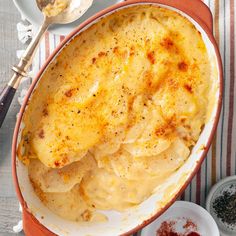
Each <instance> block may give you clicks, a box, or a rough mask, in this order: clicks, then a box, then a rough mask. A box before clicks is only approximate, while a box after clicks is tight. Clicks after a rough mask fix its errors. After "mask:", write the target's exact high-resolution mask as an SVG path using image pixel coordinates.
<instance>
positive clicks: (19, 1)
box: [13, 0, 123, 35]
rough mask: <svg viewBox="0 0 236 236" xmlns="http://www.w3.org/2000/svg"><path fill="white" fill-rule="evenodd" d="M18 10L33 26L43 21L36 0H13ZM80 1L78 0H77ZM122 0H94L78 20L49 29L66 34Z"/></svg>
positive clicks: (55, 32) (52, 31)
mask: <svg viewBox="0 0 236 236" xmlns="http://www.w3.org/2000/svg"><path fill="white" fill-rule="evenodd" d="M13 1H14V3H15V5H16V7H17V9H18V10H19V12H20V13H21V14H22V15H23V16H24V17H25V18H26V19H27V20H28V21H29V22H30V23H31V24H33V25H34V26H36V27H39V26H40V25H41V24H42V22H43V15H42V13H41V12H40V11H39V9H38V7H37V4H36V0H13ZM78 1H80V0H78ZM122 1H123V0H94V1H93V4H92V6H91V7H90V8H89V9H88V10H87V12H85V13H84V15H83V16H81V17H80V18H79V19H78V20H76V21H74V22H72V23H70V24H66V25H54V26H52V27H50V28H49V31H50V32H51V33H54V34H58V35H68V34H69V33H70V32H71V31H73V29H75V28H76V27H77V26H78V25H80V24H81V23H82V22H84V21H85V20H86V19H88V18H89V17H91V16H93V15H94V14H95V13H97V12H99V11H101V10H103V9H105V8H107V7H109V6H112V5H114V4H116V3H119V2H122Z"/></svg>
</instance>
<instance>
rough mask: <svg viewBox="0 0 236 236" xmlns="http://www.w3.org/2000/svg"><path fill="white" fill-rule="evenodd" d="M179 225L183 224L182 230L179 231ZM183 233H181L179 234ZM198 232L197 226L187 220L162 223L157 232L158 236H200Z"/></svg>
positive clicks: (180, 219) (178, 219)
mask: <svg viewBox="0 0 236 236" xmlns="http://www.w3.org/2000/svg"><path fill="white" fill-rule="evenodd" d="M177 224H178V225H179V224H182V226H181V230H177ZM178 231H181V232H178ZM196 231H197V225H196V224H195V223H194V222H193V221H191V220H190V219H186V218H177V219H176V220H169V221H164V222H162V224H161V226H160V227H159V229H158V230H157V231H156V236H200V234H199V233H197V232H196Z"/></svg>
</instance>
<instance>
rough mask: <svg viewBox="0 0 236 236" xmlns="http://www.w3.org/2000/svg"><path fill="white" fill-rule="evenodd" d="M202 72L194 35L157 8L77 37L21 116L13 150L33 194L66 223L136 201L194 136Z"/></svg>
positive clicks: (204, 87)
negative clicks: (18, 139)
mask: <svg viewBox="0 0 236 236" xmlns="http://www.w3.org/2000/svg"><path fill="white" fill-rule="evenodd" d="M210 73H211V67H210V62H209V57H208V53H207V50H206V48H205V44H204V42H203V39H202V37H201V34H200V32H198V30H197V29H196V28H195V26H194V25H193V24H192V23H191V22H190V21H189V20H187V19H186V18H184V17H183V16H181V15H180V14H178V13H176V12H174V11H171V10H168V9H165V8H160V7H155V6H151V5H140V6H132V7H128V8H125V9H122V10H119V11H117V12H115V13H113V14H111V15H108V16H106V17H104V18H102V19H100V20H99V21H98V22H97V23H95V24H94V25H92V26H91V27H89V28H88V29H86V30H85V31H84V32H82V33H80V34H79V35H77V36H76V37H75V38H74V39H73V40H72V41H71V42H70V43H69V44H68V45H67V46H66V47H65V48H64V49H63V50H62V51H61V52H60V53H59V55H58V56H57V57H56V58H55V59H54V60H53V62H52V63H51V64H50V65H49V67H48V68H47V69H46V71H45V73H44V74H43V76H42V78H41V80H40V81H39V83H38V85H37V88H36V90H35V91H34V93H33V95H32V96H31V99H30V102H29V104H28V107H27V110H26V112H25V114H24V124H25V127H24V129H23V131H22V140H21V142H20V143H19V145H18V156H19V158H20V160H21V161H22V162H23V163H24V164H25V165H27V166H28V171H29V178H30V180H31V182H32V185H33V187H34V190H35V192H36V194H37V195H38V197H39V198H40V199H41V201H42V202H43V203H44V204H45V205H46V206H47V207H48V208H49V209H50V210H52V211H53V212H55V213H56V214H57V215H59V216H61V217H63V218H66V219H69V220H74V221H93V220H96V219H99V218H101V216H99V215H98V214H96V213H95V212H96V210H109V209H112V210H118V211H122V210H125V209H127V208H129V207H133V206H136V205H138V204H140V203H142V202H143V201H144V200H145V199H147V198H148V197H149V196H150V195H151V194H152V192H153V191H154V189H155V188H156V187H157V186H160V185H161V184H162V183H164V182H165V181H166V179H167V178H168V177H170V176H171V175H172V174H173V173H174V172H175V171H176V170H177V169H179V168H180V167H181V166H182V165H183V163H184V162H185V161H186V159H187V158H188V157H189V155H190V152H191V148H192V147H193V146H194V145H195V143H196V142H197V140H198V138H199V135H200V133H201V130H202V128H203V126H204V125H205V123H206V114H207V110H208V108H209V91H210V87H211V80H210V77H211V76H210Z"/></svg>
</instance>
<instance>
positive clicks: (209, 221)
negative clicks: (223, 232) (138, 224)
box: [141, 201, 220, 236]
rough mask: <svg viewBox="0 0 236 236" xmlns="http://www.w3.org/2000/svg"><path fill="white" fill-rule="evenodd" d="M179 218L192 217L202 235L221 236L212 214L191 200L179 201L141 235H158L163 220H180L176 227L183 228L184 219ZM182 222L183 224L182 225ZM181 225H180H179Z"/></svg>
mask: <svg viewBox="0 0 236 236" xmlns="http://www.w3.org/2000/svg"><path fill="white" fill-rule="evenodd" d="M179 218H186V219H190V220H191V221H192V222H194V223H195V224H196V225H197V227H198V230H197V233H199V234H200V235H202V236H220V233H219V230H218V227H217V224H216V222H215V221H214V219H213V218H212V216H211V215H210V214H209V213H208V212H207V211H206V210H205V209H204V208H202V207H200V206H199V205H196V204H194V203H191V202H185V201H177V202H175V203H174V204H173V205H172V206H171V207H170V208H169V209H168V210H167V211H166V212H165V213H164V214H163V215H161V216H160V217H159V218H158V219H157V220H155V221H154V222H153V223H151V224H150V225H148V226H147V227H145V228H144V229H143V230H142V233H141V236H151V235H156V231H157V230H158V229H159V228H160V226H161V224H162V222H164V221H169V220H171V221H172V220H173V221H176V222H178V223H179V224H178V223H177V224H176V228H177V229H178V228H182V226H183V221H181V220H178V219H179ZM180 224H181V225H180ZM178 226H179V227H178Z"/></svg>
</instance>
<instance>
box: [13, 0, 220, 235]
mask: <svg viewBox="0 0 236 236" xmlns="http://www.w3.org/2000/svg"><path fill="white" fill-rule="evenodd" d="M142 4H149V5H150V4H151V5H154V6H159V7H163V8H167V9H170V10H172V11H175V12H177V13H179V14H181V15H183V16H184V17H186V18H187V19H188V20H189V21H190V22H192V24H194V26H195V27H196V29H197V30H198V31H199V32H200V33H201V35H202V39H203V41H204V43H205V46H206V48H207V52H208V55H209V58H210V61H211V63H212V65H213V67H214V73H213V74H214V78H213V80H214V83H215V92H214V94H212V101H213V102H212V111H211V114H210V117H209V119H208V121H207V122H206V124H205V126H204V128H203V130H202V132H201V135H200V137H199V140H198V141H197V143H196V145H195V146H194V148H193V149H192V151H191V155H190V156H189V158H188V160H187V161H186V162H185V163H184V164H183V166H182V167H181V168H180V169H178V170H177V171H176V172H175V173H174V174H173V175H172V176H171V177H170V178H168V179H167V181H166V182H165V184H163V185H162V186H161V187H160V188H158V191H155V192H154V193H153V194H152V195H151V197H149V198H148V199H147V200H145V201H144V202H142V203H141V204H140V205H139V206H137V207H136V208H131V209H128V210H126V211H124V212H122V213H120V212H115V211H110V212H108V213H106V215H107V216H108V221H107V222H102V223H92V222H91V223H83V224H78V223H76V222H71V221H67V220H65V219H62V218H60V217H58V216H56V215H55V214H53V213H52V212H51V211H50V210H49V209H47V208H46V207H45V206H44V205H43V204H42V203H41V201H40V200H39V199H38V197H37V196H36V194H35V193H34V190H33V188H32V186H31V183H30V181H29V178H28V171H27V168H26V167H25V166H24V165H23V164H22V163H21V162H20V161H19V160H18V158H17V152H16V150H17V145H18V143H19V141H20V139H21V131H22V128H23V127H24V124H23V122H22V117H23V114H24V112H25V109H26V108H27V104H28V103H29V102H30V100H29V99H30V97H31V94H32V93H33V91H34V90H35V88H36V87H37V83H38V81H39V80H40V79H41V78H42V75H43V74H44V72H45V70H47V68H48V66H49V65H50V64H51V63H52V62H54V61H55V58H56V57H57V55H58V54H60V52H61V50H62V49H63V48H64V47H66V46H67V45H68V44H70V42H71V41H72V40H73V38H74V37H75V36H77V35H79V34H80V33H81V32H83V31H84V30H86V29H88V28H89V27H91V26H92V25H93V24H95V23H96V22H98V21H99V20H100V19H101V18H103V17H105V16H107V15H109V14H112V13H114V12H116V11H119V10H121V9H123V8H127V7H131V6H134V5H142ZM196 9H198V10H197V11H196ZM222 80H223V75H222V62H221V58H220V54H219V50H218V47H217V44H216V42H215V39H214V37H213V34H212V16H211V13H210V11H209V9H208V8H207V7H206V6H205V5H204V3H202V2H201V1H200V0H191V1H189V0H182V1H176V0H130V1H125V2H122V3H119V4H116V5H114V6H112V7H110V8H107V9H105V10H103V11H101V12H99V13H98V14H96V15H95V16H93V17H91V18H90V19H88V20H87V21H86V22H84V23H83V24H81V25H80V26H79V27H78V28H77V29H75V30H74V31H73V32H72V33H71V34H70V35H69V36H67V37H66V38H65V40H64V41H63V42H62V43H61V44H60V45H59V46H58V47H57V48H56V49H55V51H54V52H53V53H52V55H51V56H50V57H49V58H48V60H47V61H46V62H45V64H44V65H43V67H42V68H41V70H40V71H39V73H38V74H37V76H36V78H35V79H34V81H33V83H32V85H31V87H30V89H29V91H28V94H27V96H26V98H25V100H24V103H23V105H22V107H21V110H20V114H19V116H18V119H17V123H16V127H15V132H14V136H13V144H12V170H13V178H14V183H15V187H16V192H17V195H18V198H19V200H20V202H21V205H22V207H23V223H24V230H25V233H26V235H37V236H41V235H42V236H43V235H70V236H74V235H78V232H79V235H81V236H82V235H97V236H100V235H112V236H114V235H130V234H132V233H134V232H136V231H137V230H139V229H141V228H142V227H144V226H145V225H147V224H149V223H150V222H152V221H153V220H155V219H156V218H157V217H158V216H160V215H161V214H162V213H163V212H164V211H165V210H166V209H167V208H168V207H169V206H170V205H171V204H172V203H173V202H174V201H175V200H176V198H177V197H178V196H179V195H180V194H181V193H182V192H183V191H184V189H185V188H186V187H187V185H188V184H189V182H190V181H191V179H192V178H193V176H194V175H195V174H196V172H197V171H198V169H199V168H200V165H201V163H202V161H203V160H204V157H205V156H206V153H207V151H208V149H209V147H210V144H211V141H212V138H213V135H214V133H215V131H216V127H217V123H218V120H219V116H220V110H221V103H222V86H223V83H222Z"/></svg>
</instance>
